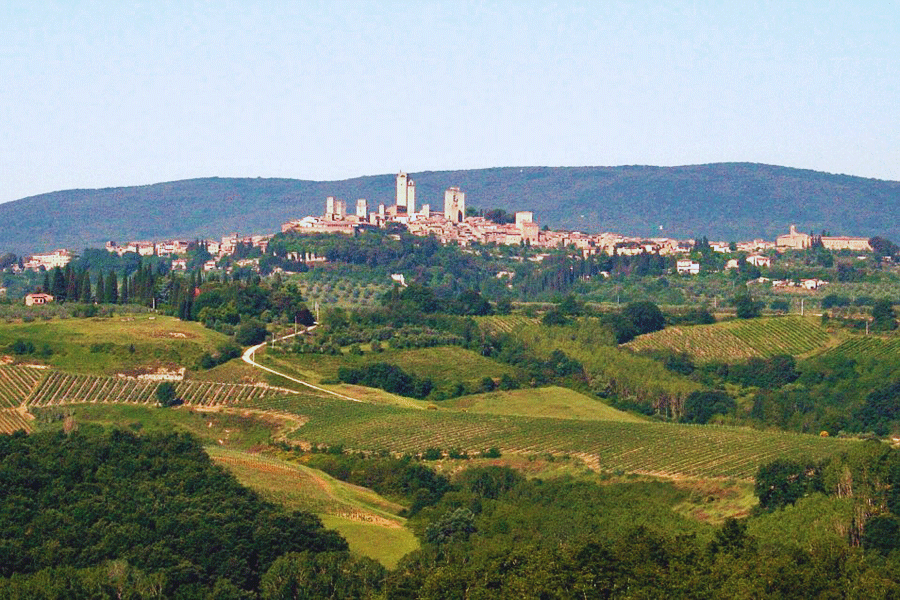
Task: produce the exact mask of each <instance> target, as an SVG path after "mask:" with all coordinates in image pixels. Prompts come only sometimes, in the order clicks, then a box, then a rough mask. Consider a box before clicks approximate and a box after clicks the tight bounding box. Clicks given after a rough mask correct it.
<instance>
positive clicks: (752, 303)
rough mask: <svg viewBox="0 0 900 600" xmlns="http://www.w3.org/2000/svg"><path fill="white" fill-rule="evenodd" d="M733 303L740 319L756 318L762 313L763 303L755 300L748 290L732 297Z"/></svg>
mask: <svg viewBox="0 0 900 600" xmlns="http://www.w3.org/2000/svg"><path fill="white" fill-rule="evenodd" d="M731 304H732V305H733V306H734V308H735V312H736V314H737V317H738V318H739V319H755V318H756V317H758V316H760V314H762V303H761V302H757V301H756V300H754V299H753V296H751V295H750V292H749V291H748V290H743V291H742V292H740V293H738V294H737V295H735V297H734V298H732V299H731Z"/></svg>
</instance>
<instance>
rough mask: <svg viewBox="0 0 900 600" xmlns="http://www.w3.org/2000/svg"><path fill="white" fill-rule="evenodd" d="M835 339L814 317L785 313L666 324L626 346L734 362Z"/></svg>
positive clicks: (797, 352)
mask: <svg viewBox="0 0 900 600" xmlns="http://www.w3.org/2000/svg"><path fill="white" fill-rule="evenodd" d="M833 341H834V340H833V339H832V338H831V336H829V334H828V332H826V331H825V330H824V329H823V328H822V327H821V326H820V325H819V324H818V320H817V319H815V318H814V317H799V316H786V317H765V318H760V319H749V320H742V319H735V320H732V321H725V322H722V323H715V324H713V325H694V326H688V327H667V328H666V329H663V330H662V331H656V332H654V333H649V334H646V335H642V336H639V337H637V338H635V339H634V340H633V341H631V342H628V343H627V344H625V345H624V347H625V348H629V349H631V350H634V351H636V352H640V351H642V350H670V351H673V352H679V353H681V352H684V353H686V354H688V355H689V356H691V357H692V358H693V359H694V360H696V361H698V362H735V361H741V360H746V359H748V358H752V357H767V356H774V355H776V354H791V355H794V356H802V355H805V354H810V353H812V352H814V351H816V350H820V349H824V348H826V347H827V346H828V345H829V343H833Z"/></svg>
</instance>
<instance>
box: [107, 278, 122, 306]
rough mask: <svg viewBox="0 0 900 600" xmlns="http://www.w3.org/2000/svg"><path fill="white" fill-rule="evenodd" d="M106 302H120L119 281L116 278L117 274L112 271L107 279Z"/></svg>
mask: <svg viewBox="0 0 900 600" xmlns="http://www.w3.org/2000/svg"><path fill="white" fill-rule="evenodd" d="M104 300H106V303H107V304H117V303H118V302H119V280H118V278H116V272H115V271H110V272H109V275H108V276H107V277H106V298H105V299H104Z"/></svg>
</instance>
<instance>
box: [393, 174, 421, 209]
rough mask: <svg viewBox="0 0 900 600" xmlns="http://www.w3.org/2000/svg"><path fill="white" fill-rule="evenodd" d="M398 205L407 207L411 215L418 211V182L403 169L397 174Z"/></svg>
mask: <svg viewBox="0 0 900 600" xmlns="http://www.w3.org/2000/svg"><path fill="white" fill-rule="evenodd" d="M397 206H404V207H406V213H407V214H410V215H411V214H413V213H414V212H416V182H415V181H413V180H412V179H410V178H409V175H407V174H406V173H404V172H403V171H400V173H399V174H398V175H397Z"/></svg>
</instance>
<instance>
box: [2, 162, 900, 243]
mask: <svg viewBox="0 0 900 600" xmlns="http://www.w3.org/2000/svg"><path fill="white" fill-rule="evenodd" d="M411 176H412V178H413V179H415V181H416V187H417V188H418V189H417V192H416V200H417V205H419V206H421V205H422V204H427V203H430V204H431V206H432V208H434V209H436V210H440V209H441V208H442V207H443V191H444V190H445V189H446V188H447V187H449V186H451V185H457V186H459V187H460V188H462V190H463V191H464V192H465V193H466V205H467V206H474V207H479V208H494V207H501V208H504V209H506V210H507V211H513V210H526V209H527V210H534V211H535V216H536V218H537V219H538V221H539V222H540V223H541V224H542V225H544V224H546V225H549V226H550V227H552V228H564V229H574V230H581V231H615V232H619V233H622V234H625V235H635V236H648V237H649V236H669V237H678V238H692V237H694V236H698V235H706V236H708V237H710V238H711V239H723V240H737V239H752V238H756V237H765V238H767V239H774V238H775V236H776V235H778V234H779V233H782V232H784V231H786V230H787V228H788V226H789V225H790V224H791V223H796V225H797V227H798V229H799V230H801V231H815V232H820V231H821V230H823V229H825V230H828V231H830V232H831V233H833V234H835V235H860V236H866V237H871V236H874V235H885V236H887V237H889V238H892V239H897V238H900V182H890V181H880V180H876V179H865V178H861V177H851V176H847V175H832V174H827V173H820V172H816V171H808V170H801V169H791V168H786V167H777V166H769V165H760V164H749V163H720V164H710V165H697V166H685V167H645V166H626V167H572V168H547V167H525V168H518V167H506V168H495V169H478V170H468V171H432V172H424V173H412V174H411ZM394 189H395V187H394V175H393V174H386V175H377V176H370V177H359V178H355V179H348V180H345V181H333V182H315V181H300V180H294V179H259V178H257V179H227V178H208V179H193V180H186V181H176V182H170V183H159V184H155V185H146V186H138V187H127V188H107V189H101V190H69V191H60V192H53V193H49V194H42V195H39V196H33V197H31V198H25V199H22V200H16V201H13V202H8V203H5V204H0V250H3V251H12V252H16V253H19V254H22V253H26V252H31V251H41V250H49V249H53V248H57V247H68V248H70V249H76V250H81V249H82V248H84V247H86V246H101V245H102V244H103V243H104V242H105V241H107V240H108V239H115V240H118V241H128V240H137V239H163V238H168V237H176V236H177V237H183V238H192V237H195V236H215V237H220V236H222V235H224V234H226V233H231V232H235V231H236V232H240V233H243V234H250V233H266V232H273V231H278V230H279V227H280V225H281V223H283V222H285V221H287V220H290V219H294V218H300V217H303V216H305V215H308V214H313V215H318V214H321V213H322V211H323V210H324V203H325V198H326V197H327V196H337V197H339V198H343V199H345V200H349V201H351V202H352V201H353V200H355V199H357V198H366V199H368V200H369V206H370V208H371V207H374V206H377V205H378V204H379V203H385V204H392V203H393V193H394ZM660 226H662V229H660Z"/></svg>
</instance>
